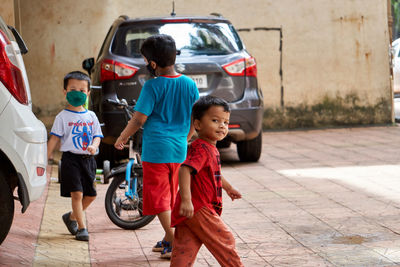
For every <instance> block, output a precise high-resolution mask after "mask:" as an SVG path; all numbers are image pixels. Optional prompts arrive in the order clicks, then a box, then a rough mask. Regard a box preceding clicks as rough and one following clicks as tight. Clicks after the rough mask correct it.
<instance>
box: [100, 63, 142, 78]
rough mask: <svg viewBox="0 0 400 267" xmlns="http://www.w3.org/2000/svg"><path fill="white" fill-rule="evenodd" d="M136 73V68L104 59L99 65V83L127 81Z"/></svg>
mask: <svg viewBox="0 0 400 267" xmlns="http://www.w3.org/2000/svg"><path fill="white" fill-rule="evenodd" d="M137 71H138V69H137V68H134V67H132V66H128V65H125V64H122V63H120V62H118V61H114V60H110V59H105V60H103V62H102V63H101V74H100V82H105V81H110V80H123V79H129V78H131V77H133V75H135V73H136V72H137Z"/></svg>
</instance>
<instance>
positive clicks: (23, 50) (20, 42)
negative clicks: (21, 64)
mask: <svg viewBox="0 0 400 267" xmlns="http://www.w3.org/2000/svg"><path fill="white" fill-rule="evenodd" d="M7 27H8V29H10V31H11V32H12V34H13V35H14V38H15V41H16V42H17V44H18V47H19V50H20V51H21V54H22V55H25V54H26V53H28V48H27V47H26V44H25V42H24V40H23V39H22V37H21V35H19V33H18V31H17V30H16V29H15V28H14V27H13V26H10V25H7Z"/></svg>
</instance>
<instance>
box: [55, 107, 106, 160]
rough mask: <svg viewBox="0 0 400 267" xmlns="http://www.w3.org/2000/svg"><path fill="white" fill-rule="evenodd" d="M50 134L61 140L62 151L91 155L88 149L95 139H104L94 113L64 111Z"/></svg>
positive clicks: (88, 111) (57, 118)
mask: <svg viewBox="0 0 400 267" xmlns="http://www.w3.org/2000/svg"><path fill="white" fill-rule="evenodd" d="M50 134H52V135H55V136H58V137H59V138H60V139H61V148H60V151H63V152H66V151H69V152H72V153H75V154H84V155H90V152H88V151H87V147H88V146H89V145H91V144H92V142H93V139H94V138H95V137H100V138H103V133H102V132H101V127H100V123H99V120H98V119H97V117H96V114H95V113H94V112H93V111H90V110H85V111H81V112H78V111H72V110H68V109H64V110H63V111H61V112H60V113H58V115H57V116H56V119H55V120H54V123H53V127H52V128H51V132H50Z"/></svg>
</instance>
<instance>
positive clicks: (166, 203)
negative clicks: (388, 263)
mask: <svg viewBox="0 0 400 267" xmlns="http://www.w3.org/2000/svg"><path fill="white" fill-rule="evenodd" d="M141 53H142V55H143V57H144V59H145V61H146V63H147V69H148V70H149V72H150V73H151V74H153V75H154V76H156V78H155V79H151V80H148V81H147V82H146V83H145V84H144V85H143V88H142V91H141V93H140V96H139V99H138V102H137V104H136V106H135V111H136V112H135V113H134V115H133V117H132V119H131V120H130V121H129V123H128V125H127V126H126V127H125V129H124V130H123V131H122V133H121V135H120V136H119V138H118V139H117V141H116V142H115V144H114V146H115V148H117V149H123V146H124V144H125V143H126V142H127V141H128V138H129V136H131V135H133V134H134V133H136V131H137V130H138V129H139V128H140V127H142V126H143V128H144V130H143V147H142V162H143V214H144V215H157V216H158V218H159V220H160V222H161V225H162V227H163V229H164V231H165V235H164V238H163V240H162V241H159V242H157V244H156V245H155V246H154V247H153V251H159V252H161V257H162V258H170V257H171V251H172V241H173V235H174V233H173V229H172V228H171V210H172V208H173V206H174V203H175V198H176V194H177V191H178V171H179V167H180V165H181V163H182V162H183V161H184V160H185V157H186V150H187V140H188V138H190V137H191V135H192V134H193V132H194V128H192V127H191V119H190V118H191V110H192V106H193V104H194V102H196V100H197V99H198V98H199V92H198V89H197V87H196V84H195V83H194V82H193V81H192V80H191V79H190V78H188V77H186V76H185V75H181V74H178V73H176V72H175V68H174V64H175V58H176V47H175V41H174V40H173V39H172V37H170V36H168V35H162V34H161V35H154V36H151V37H149V38H147V39H146V41H145V42H144V43H143V45H142V47H141Z"/></svg>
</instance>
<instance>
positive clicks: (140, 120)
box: [114, 111, 147, 150]
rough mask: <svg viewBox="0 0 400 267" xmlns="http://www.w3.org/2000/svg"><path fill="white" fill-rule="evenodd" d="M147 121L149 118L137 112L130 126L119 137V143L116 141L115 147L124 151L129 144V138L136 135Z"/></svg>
mask: <svg viewBox="0 0 400 267" xmlns="http://www.w3.org/2000/svg"><path fill="white" fill-rule="evenodd" d="M146 121H147V116H146V115H145V114H143V113H141V112H139V111H136V112H135V113H134V114H133V116H132V118H131V119H130V120H129V122H128V125H126V127H125V129H124V130H123V131H122V133H121V134H120V135H119V137H118V139H117V141H115V144H114V147H115V148H116V149H119V150H122V149H123V148H124V144H126V142H128V139H129V136H131V135H134V134H135V133H136V132H137V130H139V129H140V127H142V126H143V124H144V123H145V122H146Z"/></svg>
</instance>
